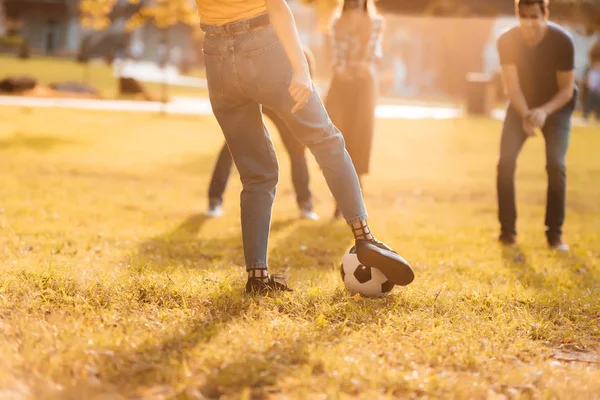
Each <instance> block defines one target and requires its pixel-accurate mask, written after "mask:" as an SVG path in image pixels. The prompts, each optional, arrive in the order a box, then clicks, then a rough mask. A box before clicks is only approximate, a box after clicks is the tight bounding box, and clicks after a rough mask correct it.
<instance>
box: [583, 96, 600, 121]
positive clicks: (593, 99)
mask: <svg viewBox="0 0 600 400" xmlns="http://www.w3.org/2000/svg"><path fill="white" fill-rule="evenodd" d="M590 114H595V116H596V121H600V92H594V91H593V90H592V89H588V93H587V99H586V101H585V106H584V109H583V118H585V119H588V118H589V116H590Z"/></svg>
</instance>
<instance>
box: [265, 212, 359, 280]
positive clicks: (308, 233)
mask: <svg viewBox="0 0 600 400" xmlns="http://www.w3.org/2000/svg"><path fill="white" fill-rule="evenodd" d="M352 244H353V239H352V232H351V230H350V228H349V227H348V226H347V225H346V224H345V223H343V222H341V221H339V222H330V221H324V222H315V221H297V222H296V226H295V227H294V229H293V230H291V231H290V232H289V233H288V234H287V236H285V237H284V238H279V239H278V240H277V242H276V243H275V244H274V245H273V246H271V247H272V250H271V253H270V257H269V259H270V264H271V265H276V266H277V267H278V268H280V267H283V268H290V269H298V268H320V269H324V268H331V267H332V266H333V265H335V264H336V263H337V264H339V262H340V260H341V259H342V256H343V254H344V252H345V251H346V250H348V249H349V248H350V247H351V246H352Z"/></svg>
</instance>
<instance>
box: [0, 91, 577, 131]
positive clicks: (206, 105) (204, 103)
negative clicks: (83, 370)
mask: <svg viewBox="0 0 600 400" xmlns="http://www.w3.org/2000/svg"><path fill="white" fill-rule="evenodd" d="M0 106H7V107H40V108H71V109H79V110H106V111H129V112H160V111H161V110H162V109H163V104H162V103H161V102H158V101H140V100H93V99H67V98H41V97H23V96H0ZM165 111H166V112H167V113H168V114H182V115H211V114H212V109H211V106H210V102H209V100H208V99H207V98H200V97H198V98H193V97H173V98H172V100H171V101H170V102H169V103H167V104H166V110H165ZM375 114H376V116H377V118H380V119H442V120H444V119H446V120H447V119H456V118H462V117H464V116H465V113H464V111H463V110H462V109H461V108H457V107H452V106H446V105H441V104H429V103H414V104H412V103H407V104H381V105H378V106H377V108H376V110H375ZM492 116H493V118H495V119H499V120H501V119H503V118H504V110H501V109H496V110H494V112H493V115H492ZM573 125H577V126H583V125H586V122H585V121H583V120H582V119H581V118H573Z"/></svg>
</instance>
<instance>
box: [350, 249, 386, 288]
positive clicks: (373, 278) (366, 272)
mask: <svg viewBox="0 0 600 400" xmlns="http://www.w3.org/2000/svg"><path fill="white" fill-rule="evenodd" d="M340 273H341V274H342V281H343V282H344V285H345V286H346V288H347V289H348V290H350V291H351V292H352V293H353V294H356V293H360V294H361V295H362V296H365V297H380V296H383V295H384V294H386V293H389V292H391V291H392V289H393V288H394V284H393V283H392V282H390V281H389V280H388V279H387V278H386V277H385V275H383V273H382V272H381V271H380V270H378V269H376V268H371V267H367V266H366V265H362V264H361V263H360V261H358V257H357V256H356V248H355V247H354V246H352V247H351V248H350V249H349V250H348V251H347V252H346V254H344V256H343V257H342V265H340Z"/></svg>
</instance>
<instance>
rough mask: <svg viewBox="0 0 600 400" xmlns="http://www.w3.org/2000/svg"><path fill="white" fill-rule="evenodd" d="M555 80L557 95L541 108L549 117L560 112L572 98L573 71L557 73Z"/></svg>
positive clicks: (573, 85)
mask: <svg viewBox="0 0 600 400" xmlns="http://www.w3.org/2000/svg"><path fill="white" fill-rule="evenodd" d="M556 80H557V82H558V93H556V94H555V95H554V97H552V99H550V101H549V102H547V103H546V104H544V105H543V106H542V107H541V109H542V110H544V112H545V113H546V115H550V114H552V113H553V112H555V111H557V110H560V109H561V108H562V107H564V106H565V104H567V103H568V102H569V101H570V100H571V99H572V98H573V88H574V87H575V71H558V72H556Z"/></svg>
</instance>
